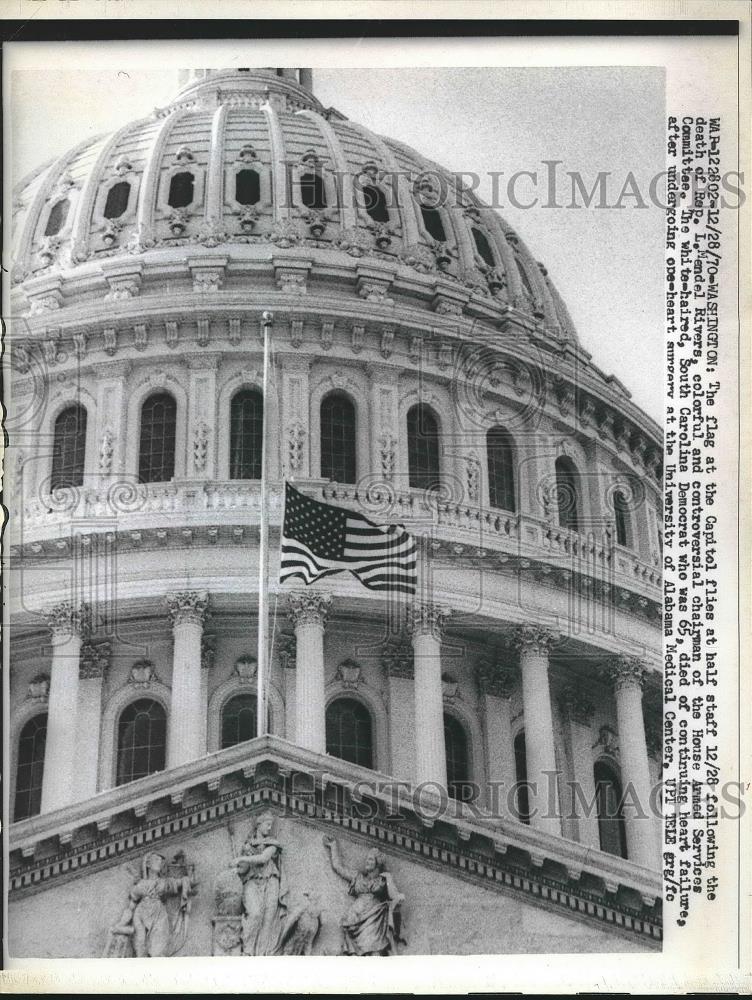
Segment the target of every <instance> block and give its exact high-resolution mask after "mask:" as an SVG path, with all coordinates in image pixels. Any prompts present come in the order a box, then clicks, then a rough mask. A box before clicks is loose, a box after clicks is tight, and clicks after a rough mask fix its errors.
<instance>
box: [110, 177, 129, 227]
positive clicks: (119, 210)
mask: <svg viewBox="0 0 752 1000" xmlns="http://www.w3.org/2000/svg"><path fill="white" fill-rule="evenodd" d="M130 193H131V186H130V184H129V183H128V182H127V181H118V183H117V184H113V185H112V187H111V188H110V190H109V191H108V192H107V201H106V202H105V206H104V217H105V219H117V218H119V217H120V216H121V215H122V214H123V212H124V211H125V210H126V208H127V207H128V198H129V197H130Z"/></svg>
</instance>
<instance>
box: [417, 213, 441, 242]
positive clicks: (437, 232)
mask: <svg viewBox="0 0 752 1000" xmlns="http://www.w3.org/2000/svg"><path fill="white" fill-rule="evenodd" d="M420 212H421V215H422V216H423V225H424V226H425V227H426V230H427V232H428V233H429V234H430V235H431V236H433V238H434V239H435V240H438V241H439V243H446V232H445V231H444V223H443V222H442V221H441V214H440V213H439V211H438V209H436V208H427V207H426V206H425V205H421V207H420Z"/></svg>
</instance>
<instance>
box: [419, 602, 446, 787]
mask: <svg viewBox="0 0 752 1000" xmlns="http://www.w3.org/2000/svg"><path fill="white" fill-rule="evenodd" d="M445 621H446V614H444V613H443V612H442V611H441V610H440V609H439V608H437V607H436V605H434V604H416V605H414V606H413V607H412V608H411V609H410V631H411V633H412V641H413V660H414V665H415V683H414V691H415V783H416V784H418V785H420V784H422V783H423V782H424V781H431V782H435V783H436V784H438V785H439V786H440V787H441V788H442V789H444V790H445V791H446V788H447V768H446V747H445V744H444V692H443V689H442V686H441V637H442V633H443V629H444V623H445Z"/></svg>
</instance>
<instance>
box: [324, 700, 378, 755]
mask: <svg viewBox="0 0 752 1000" xmlns="http://www.w3.org/2000/svg"><path fill="white" fill-rule="evenodd" d="M326 752H327V753H328V754H331V755H332V757H339V758H340V759H341V760H349V761H350V763H351V764H360V765H361V766H362V767H373V737H372V735H371V715H370V713H369V711H368V709H367V708H366V707H365V705H362V704H361V703H360V702H359V701H355V700H354V699H353V698H338V699H337V700H336V701H333V702H332V703H331V705H330V706H329V707H328V708H327V710H326Z"/></svg>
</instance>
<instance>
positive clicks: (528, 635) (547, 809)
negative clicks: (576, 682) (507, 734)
mask: <svg viewBox="0 0 752 1000" xmlns="http://www.w3.org/2000/svg"><path fill="white" fill-rule="evenodd" d="M555 638H556V636H555V635H554V634H553V633H552V632H550V631H549V630H548V629H545V628H541V627H540V626H538V625H521V626H519V628H518V629H517V631H516V633H515V636H514V643H515V645H516V646H517V648H518V649H519V651H520V673H521V674H522V705H523V714H524V718H525V753H526V757H527V780H528V782H530V788H529V793H528V794H529V802H530V814H531V815H530V825H531V826H534V827H535V828H536V829H538V830H545V831H547V832H548V833H555V834H556V835H557V836H561V822H560V818H559V816H558V812H559V802H558V795H557V794H556V790H557V788H558V782H557V777H556V754H555V750H554V726H553V717H552V714H551V691H550V687H549V681H548V654H549V650H550V648H551V644H552V643H553V642H554V640H555Z"/></svg>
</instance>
